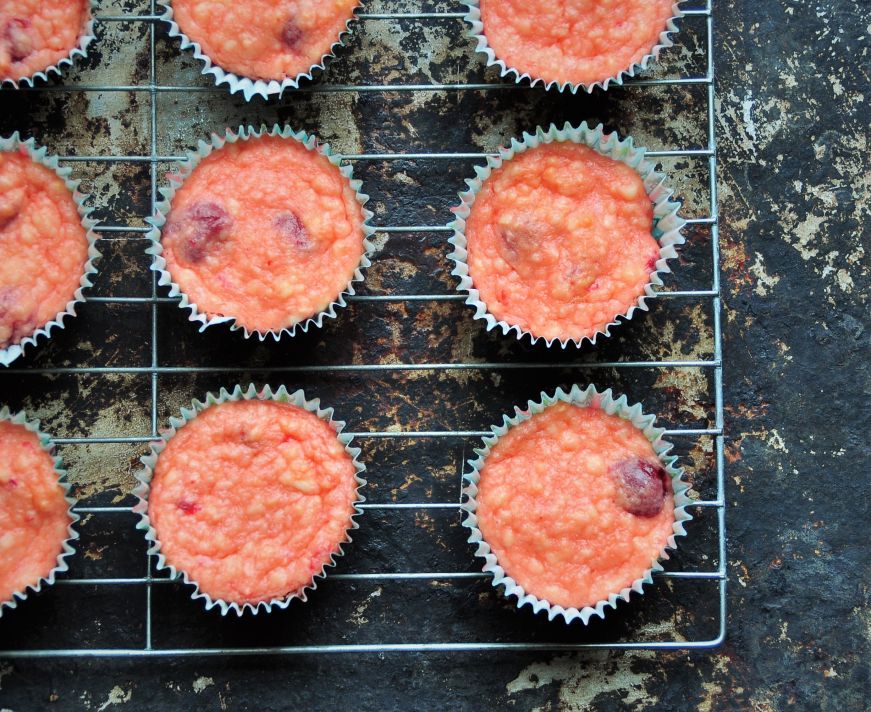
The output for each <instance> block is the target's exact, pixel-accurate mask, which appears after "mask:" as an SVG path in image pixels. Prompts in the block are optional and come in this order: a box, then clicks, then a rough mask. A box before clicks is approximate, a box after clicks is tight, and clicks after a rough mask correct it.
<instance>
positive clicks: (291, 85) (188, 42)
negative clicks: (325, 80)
mask: <svg viewBox="0 0 871 712" xmlns="http://www.w3.org/2000/svg"><path fill="white" fill-rule="evenodd" d="M157 4H158V5H160V6H161V7H162V8H163V9H164V12H163V14H162V15H161V16H160V19H161V20H163V21H164V22H166V23H167V25H169V36H170V37H179V38H181V49H182V50H191V51H192V52H193V55H194V58H195V59H198V60H199V61H201V62H202V63H203V70H202V72H201V74H204V75H211V76H212V77H213V78H214V81H215V86H221V84H226V85H227V87H228V88H229V90H230V93H231V94H236V93H237V92H241V93H242V95H243V96H244V97H245V101H251V98H252V97H254V96H260V97H263V98H264V99H269V98H271V97H278V98H281V95H282V94H284V92H285V90H287V89H297V88H298V87H299V84H300V82H301V81H303V80H305V79H311V78H312V77H313V76H314V75H315V74H316V73H318V72H322V71H324V70H325V69H326V67H327V63H328V62H330V61H332V60H333V59H335V58H336V51H337V50H338V49H339V48H340V47H343V46H344V45H345V41H346V40H347V38H348V37H350V35H351V32H352V29H351V28H352V26H353V24H354V21H355V20H356V19H357V13H358V12H359V11H360V10H361V9H362V8H363V3H360V4H358V5H357V7H355V8H354V10H353V17H351V19H349V20H348V21H347V22H346V23H345V29H344V30H343V31H342V32H340V33H339V36H338V37H337V38H336V41H335V42H334V43H333V44H332V45H331V46H330V51H329V52H327V53H326V54H325V55H323V56H322V57H321V61H320V62H318V63H317V64H313V65H312V66H311V67H310V68H309V70H308V71H307V72H301V73H300V74H297V75H296V76H294V77H285V78H284V79H282V80H280V81H279V80H278V79H251V78H249V77H240V76H239V75H238V74H234V73H233V72H228V71H227V70H225V69H223V68H221V67H219V66H218V65H217V64H214V63H213V62H212V60H211V58H210V57H209V56H208V55H206V54H205V53H204V52H203V48H202V46H201V45H200V44H199V42H194V41H193V40H192V39H191V38H190V37H188V36H187V35H186V34H185V33H184V32H182V31H181V28H180V27H179V25H178V23H177V22H176V21H175V20H174V19H173V12H172V2H171V0H162V1H160V2H158V3H157Z"/></svg>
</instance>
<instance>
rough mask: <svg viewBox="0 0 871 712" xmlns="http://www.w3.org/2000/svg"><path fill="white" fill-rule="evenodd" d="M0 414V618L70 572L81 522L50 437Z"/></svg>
mask: <svg viewBox="0 0 871 712" xmlns="http://www.w3.org/2000/svg"><path fill="white" fill-rule="evenodd" d="M38 427H39V426H38V424H37V423H35V422H28V420H27V418H26V417H25V415H24V414H23V413H18V414H16V415H12V414H11V413H10V412H9V409H8V408H5V407H4V408H2V409H0V616H2V615H3V611H4V609H5V608H7V607H8V608H15V607H16V606H17V605H18V601H21V600H24V599H25V598H26V597H27V592H28V590H31V591H34V592H39V591H40V589H41V588H42V584H49V585H50V584H52V583H54V579H55V575H56V574H57V573H59V572H62V571H66V570H67V564H66V557H68V556H69V555H70V554H72V553H73V548H72V546H71V545H70V542H71V541H73V540H75V539H77V538H78V534H77V533H76V532H75V531H74V530H73V529H72V524H73V522H76V521H78V517H77V516H76V515H75V514H73V513H72V507H73V505H74V504H75V502H74V500H72V499H71V498H69V497H68V495H67V493H68V491H69V484H67V482H66V481H65V477H66V474H65V473H64V471H63V470H61V469H60V458H59V457H54V455H53V449H52V445H51V442H50V440H49V438H48V436H46V435H43V434H42V433H40V432H39V430H38Z"/></svg>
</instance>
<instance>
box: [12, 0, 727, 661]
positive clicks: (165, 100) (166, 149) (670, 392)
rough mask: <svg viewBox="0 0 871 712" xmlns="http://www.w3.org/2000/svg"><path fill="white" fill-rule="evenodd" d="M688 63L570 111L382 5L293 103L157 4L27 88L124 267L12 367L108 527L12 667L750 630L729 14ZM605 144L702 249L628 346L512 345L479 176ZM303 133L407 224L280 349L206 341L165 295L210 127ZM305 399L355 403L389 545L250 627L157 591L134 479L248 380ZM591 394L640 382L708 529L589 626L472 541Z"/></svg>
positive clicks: (100, 32)
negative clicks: (522, 143)
mask: <svg viewBox="0 0 871 712" xmlns="http://www.w3.org/2000/svg"><path fill="white" fill-rule="evenodd" d="M684 6H685V7H686V8H688V13H687V17H686V18H685V19H684V20H682V21H681V23H680V28H681V31H680V32H679V33H678V34H677V35H676V37H675V42H676V45H675V47H674V48H672V49H670V50H667V51H666V52H664V53H663V55H662V57H661V59H660V61H659V63H658V64H657V66H656V67H655V69H653V70H652V71H651V72H649V73H648V74H647V76H646V77H645V78H644V79H642V80H635V81H631V82H629V83H628V84H627V86H625V87H623V88H620V87H615V88H613V89H611V90H610V91H609V92H607V93H602V92H597V93H596V94H594V95H592V96H586V95H578V96H570V95H562V94H558V93H554V92H551V93H545V92H543V91H542V90H541V89H529V88H528V87H525V86H516V85H514V84H511V83H507V82H504V81H502V80H500V79H499V78H498V74H497V73H495V72H493V71H489V70H487V71H485V70H484V69H483V65H482V61H481V56H479V55H476V54H475V53H474V42H473V41H472V40H470V39H468V38H466V36H465V33H466V27H465V25H464V24H463V22H462V19H461V18H462V15H463V12H462V7H460V6H459V5H458V3H456V2H451V1H450V0H432V1H424V2H412V1H411V0H407V1H402V0H372V1H371V2H369V3H367V9H366V12H365V13H364V14H363V16H362V17H361V19H360V22H359V23H358V25H357V27H356V30H355V33H354V35H353V37H352V39H351V40H350V41H349V42H348V46H347V47H345V48H344V49H343V50H342V51H341V52H340V54H339V58H338V59H337V60H335V61H334V62H333V63H332V65H331V66H330V67H328V70H327V72H326V74H325V75H324V76H322V78H321V79H320V80H318V81H315V82H313V83H311V84H309V85H307V86H305V87H303V88H302V89H301V90H299V91H296V92H289V93H287V94H286V95H285V97H284V98H283V99H282V100H281V101H279V102H275V103H265V102H263V101H261V100H259V99H255V100H254V101H253V102H252V103H250V104H246V103H244V101H243V100H242V99H241V98H238V97H231V96H229V95H228V94H227V93H226V91H225V90H224V89H216V88H215V87H214V86H210V85H209V83H208V80H207V79H205V78H203V77H201V76H200V74H199V68H200V67H199V65H198V64H197V63H196V62H195V61H194V60H193V59H192V58H191V56H190V55H189V54H180V53H179V50H178V45H177V43H176V42H174V41H170V40H169V39H168V38H167V37H166V36H165V32H164V28H163V27H162V25H161V23H160V22H158V21H157V16H156V10H155V7H154V3H153V2H150V1H149V0H104V2H102V3H101V6H100V9H99V11H98V22H97V36H98V39H97V42H96V43H95V44H94V45H92V49H91V51H90V52H89V57H88V60H87V61H85V62H81V63H79V64H77V66H76V68H75V70H74V71H70V72H67V73H66V74H65V76H64V79H63V81H60V80H58V81H56V82H53V83H50V84H48V85H43V86H38V87H36V88H35V89H33V90H21V91H5V90H4V91H2V92H0V109H2V110H0V133H3V134H7V133H11V132H12V131H14V130H20V131H21V132H22V133H23V134H25V135H32V136H34V137H35V138H36V139H37V141H39V142H40V143H42V144H44V145H46V146H48V147H49V150H50V151H52V152H55V153H57V154H60V155H61V156H62V157H63V160H64V161H66V162H69V163H71V164H74V167H75V170H76V173H77V175H78V176H79V177H81V178H83V179H84V181H85V186H84V188H85V189H86V190H88V191H90V192H91V194H92V204H93V206H94V207H95V208H96V212H97V217H99V218H100V219H101V220H102V225H101V226H100V228H99V232H100V235H101V239H100V243H99V245H100V249H101V250H102V252H103V254H104V259H103V261H102V263H101V264H100V275H99V276H98V278H97V280H96V285H95V288H94V289H93V290H92V291H91V293H90V296H89V299H88V303H87V304H86V305H85V306H84V307H83V308H82V309H81V312H80V316H79V317H78V318H77V319H75V320H72V321H70V322H69V326H68V328H67V329H66V330H65V331H63V332H60V333H59V334H58V335H57V336H55V337H54V338H52V340H51V341H50V342H48V343H46V344H43V345H41V346H40V347H38V348H36V349H32V350H31V351H30V352H29V353H28V355H27V356H26V357H25V358H24V359H23V360H22V361H19V362H17V363H16V364H15V366H14V368H10V369H7V370H5V371H3V372H0V400H2V401H3V402H4V403H7V404H8V405H10V406H11V407H12V408H13V409H15V408H24V409H26V410H27V411H28V413H29V414H30V415H31V416H34V417H38V418H39V419H41V420H42V425H43V429H44V430H46V431H47V432H49V433H52V434H53V435H54V436H55V437H56V442H57V443H58V446H59V449H60V451H61V454H62V455H63V457H64V461H65V464H66V466H67V467H68V469H69V471H70V477H71V480H72V482H73V483H74V489H75V493H76V495H77V496H78V497H79V500H80V505H79V508H78V511H79V512H80V513H81V514H82V515H83V520H82V522H81V524H80V527H79V528H80V531H81V535H82V538H81V541H80V544H79V546H78V551H77V554H76V556H75V557H74V558H73V559H72V560H71V562H70V563H71V571H70V572H69V574H67V575H66V576H64V577H62V579H61V580H60V581H59V582H58V584H57V585H56V586H54V587H53V588H52V589H50V590H49V591H47V592H45V593H44V594H42V595H40V596H37V597H31V598H30V599H29V600H28V601H27V602H26V603H25V604H24V605H22V606H20V607H19V608H18V609H17V610H15V611H11V612H8V613H7V614H5V615H4V617H3V619H2V621H0V657H51V656H73V655H91V656H94V655H97V656H153V655H183V654H196V655H209V654H220V655H226V654H247V653H266V654H270V653H279V654H284V653H297V652H337V651H341V652H364V651H365V652H377V651H389V650H405V649H407V650H483V649H498V648H511V649H548V650H556V649H572V650H573V649H583V648H588V647H606V648H700V647H711V646H714V645H717V644H719V643H720V642H721V641H722V639H723V636H724V634H725V621H726V615H725V605H726V581H725V526H724V496H723V474H724V473H723V400H722V351H721V332H720V280H719V248H718V231H717V209H716V205H717V185H716V165H717V159H716V144H715V125H714V63H713V53H712V44H713V40H712V38H713V19H712V12H711V5H710V2H708V3H707V4H705V3H699V2H689V3H685V4H684ZM566 120H569V121H572V122H575V123H576V122H579V121H581V120H587V121H588V122H591V123H595V122H598V121H601V122H603V123H604V124H605V126H606V128H608V129H612V130H616V131H618V132H619V133H620V134H622V135H624V136H625V135H632V136H634V137H635V139H636V141H637V143H638V144H640V145H644V146H646V147H648V148H649V149H650V150H651V155H653V156H656V157H658V159H659V160H660V162H661V165H662V167H663V169H664V170H665V171H666V172H667V173H668V174H669V175H670V177H671V184H672V185H673V186H674V187H675V189H676V192H677V195H678V197H679V198H680V199H681V200H682V201H683V202H684V206H685V207H684V211H683V214H684V216H685V217H687V218H689V222H690V225H689V226H688V229H687V237H688V242H687V245H685V246H684V248H683V250H682V253H681V258H680V265H679V266H678V267H677V270H676V274H674V275H669V276H668V278H667V280H666V287H665V289H666V290H667V293H666V294H663V298H661V299H658V300H655V303H654V304H653V306H652V308H651V311H650V313H648V314H646V315H642V316H639V317H637V318H636V319H634V320H633V321H632V322H630V323H628V324H625V325H623V326H621V327H620V328H619V329H617V330H616V333H615V336H614V337H612V338H611V339H608V340H605V341H603V342H601V343H600V345H599V346H598V347H597V348H590V347H589V346H587V347H585V348H583V349H580V350H574V349H569V350H566V351H565V352H560V351H556V350H554V351H548V350H547V349H545V348H544V347H543V346H542V345H539V346H536V347H532V346H529V345H528V344H526V343H522V342H520V343H518V342H516V341H514V340H512V339H505V338H503V337H501V336H500V335H498V334H495V333H490V334H488V333H486V332H485V331H484V330H483V328H482V322H480V321H473V320H472V318H471V310H470V309H469V308H468V307H466V306H464V305H463V304H462V297H461V296H460V295H457V294H456V293H455V292H454V280H453V278H452V277H451V276H450V268H449V266H448V261H447V260H446V257H445V256H446V254H447V252H448V251H449V250H448V245H447V236H448V234H449V230H448V229H447V228H445V227H444V225H445V224H446V223H447V222H448V221H449V220H450V219H451V214H450V207H452V206H453V205H454V204H455V203H456V194H457V192H458V191H459V190H461V189H462V188H463V187H464V185H463V179H464V178H465V177H467V176H471V175H472V173H473V166H474V165H476V163H480V162H482V159H483V157H484V156H485V155H486V154H487V153H489V152H492V151H494V149H495V148H496V147H497V146H499V145H500V144H502V143H504V142H506V141H507V140H508V139H509V138H510V137H511V136H513V135H517V134H519V133H520V132H521V131H523V130H531V129H533V128H534V127H535V126H536V125H539V124H547V123H549V122H551V121H556V122H562V121H566ZM275 121H278V122H286V123H289V124H291V125H292V126H294V127H296V128H303V129H306V130H308V131H311V132H314V133H316V134H317V135H318V136H319V137H320V138H321V139H322V140H324V141H327V142H329V143H330V144H332V146H333V147H334V148H335V149H336V151H337V152H340V153H342V154H343V155H344V156H345V157H346V159H347V160H348V161H350V162H352V163H353V165H354V169H355V172H356V174H357V175H358V177H360V178H361V179H362V180H363V181H364V190H365V191H366V192H368V193H369V194H370V195H371V196H372V202H371V203H370V206H369V207H371V208H372V209H373V210H374V212H375V214H376V217H375V220H374V223H375V224H377V225H378V226H379V230H378V233H377V234H376V242H377V245H378V251H377V253H376V255H375V257H374V260H373V262H374V264H373V267H372V268H371V269H370V270H369V271H368V274H367V279H366V282H365V284H364V286H363V287H362V289H361V293H360V294H359V295H358V296H357V297H355V298H352V300H351V305H350V307H349V308H347V309H345V310H344V311H342V312H341V313H340V314H339V317H338V319H336V320H334V321H331V322H329V323H328V324H327V325H326V326H325V327H324V328H323V329H322V330H320V331H315V332H312V333H309V334H306V335H302V336H300V337H298V338H295V339H293V340H283V341H282V342H281V343H279V344H275V343H268V342H267V343H263V344H261V343H257V342H255V341H245V340H243V339H242V338H241V336H239V335H238V334H232V333H230V332H229V331H228V330H225V329H220V328H215V329H212V330H210V331H209V332H207V333H206V334H199V333H197V331H196V329H195V328H194V327H193V325H191V324H190V323H189V322H188V321H187V319H186V313H183V312H181V310H179V309H178V307H177V305H176V304H175V303H174V301H173V300H170V299H168V298H166V297H165V295H164V294H163V293H162V292H161V290H159V289H157V288H156V285H155V282H154V278H153V276H152V274H151V273H150V271H149V270H148V265H149V260H148V258H147V257H146V255H145V252H144V250H145V247H146V241H145V237H144V235H145V232H146V230H147V227H146V224H145V222H144V219H145V218H146V217H147V216H148V215H149V214H150V212H151V210H152V206H153V202H154V196H155V188H156V187H159V186H160V185H161V183H162V181H163V175H164V174H165V173H166V172H167V170H168V169H169V168H170V165H171V162H172V161H173V160H175V159H176V158H177V157H180V156H181V155H182V154H183V152H184V150H185V149H187V148H189V147H192V146H193V145H194V144H195V143H196V141H197V140H198V139H200V138H201V137H204V136H206V135H207V134H208V133H209V132H210V131H218V132H220V131H222V130H223V129H224V128H225V127H226V126H237V125H239V124H241V123H254V124H260V123H264V122H265V123H272V122H275ZM249 381H254V382H257V383H271V384H273V385H278V384H281V383H284V384H286V385H287V386H288V387H294V388H295V387H304V388H305V390H306V392H307V393H308V394H309V395H317V396H320V397H321V398H322V400H323V402H325V403H327V404H330V405H333V406H334V407H335V408H336V412H337V417H340V418H344V419H345V420H347V421H348V428H349V430H351V431H354V432H355V433H356V434H357V436H358V439H357V441H356V442H357V444H358V445H359V446H360V447H362V448H363V456H362V457H363V459H364V460H365V462H366V463H367V465H368V468H369V469H368V472H367V478H368V480H369V485H368V487H367V491H366V496H367V498H368V500H369V502H368V504H367V505H366V513H365V516H364V517H361V519H360V524H361V529H360V531H359V532H358V535H357V536H356V538H355V542H354V543H353V544H352V545H351V546H350V547H349V548H348V553H347V556H346V557H345V558H344V559H343V560H342V561H341V563H340V566H339V568H338V570H337V571H336V572H335V573H334V574H331V575H330V576H329V577H328V578H327V579H326V581H325V582H324V583H323V584H321V585H320V586H319V589H318V591H317V593H316V595H314V596H313V597H312V600H311V601H310V602H308V603H306V604H300V605H292V606H290V608H289V609H288V610H287V611H278V612H275V613H273V614H271V615H270V616H268V617H267V616H258V617H257V618H251V617H246V618H244V619H242V620H236V619H230V618H227V619H222V618H221V617H220V616H219V615H217V614H215V613H214V612H211V613H206V612H205V611H203V610H202V609H201V606H200V605H199V604H198V603H195V602H193V601H191V600H190V599H189V595H190V591H189V590H186V588H185V587H184V586H182V585H180V584H178V583H176V582H172V581H168V580H166V579H164V578H160V577H158V576H155V575H153V574H152V568H151V567H152V564H151V562H150V561H149V559H148V557H147V556H146V553H145V542H144V540H143V537H142V536H141V533H140V532H138V531H137V530H136V529H135V528H134V526H135V521H136V519H135V517H134V516H133V515H132V513H131V512H130V507H131V504H132V501H133V500H132V497H131V495H130V490H131V489H132V486H133V472H134V471H135V469H136V468H137V465H138V459H139V457H140V456H141V454H143V452H144V451H145V444H146V443H147V442H148V441H149V440H150V439H152V438H153V437H154V436H155V434H156V433H157V432H158V429H159V428H160V427H161V425H162V424H163V423H164V422H165V421H166V420H167V419H168V417H169V415H170V414H172V413H175V412H177V411H178V409H179V408H180V406H181V405H183V404H185V403H186V402H188V401H189V400H190V399H191V398H193V397H201V396H202V395H203V394H204V393H205V392H206V391H207V390H210V389H217V388H219V387H220V386H232V385H234V384H235V383H237V382H242V383H247V382H249ZM573 382H580V383H588V382H593V383H595V384H596V385H597V386H599V387H600V388H605V387H612V388H614V389H615V390H616V391H618V392H621V393H626V394H627V395H628V396H629V398H630V400H631V401H640V402H642V403H643V404H644V405H645V409H646V410H647V411H649V412H655V413H657V414H658V415H659V417H660V421H659V422H660V424H661V425H664V426H665V427H667V428H669V430H670V438H671V440H672V441H673V442H674V443H675V444H676V451H677V452H678V453H679V454H680V455H681V459H682V463H683V464H684V465H685V466H686V468H687V471H688V474H689V478H690V479H691V480H692V482H693V487H694V490H693V496H694V497H695V498H696V499H697V502H696V505H695V506H694V507H693V512H692V513H693V515H694V516H695V518H696V520H695V521H694V522H692V523H691V525H690V527H689V536H688V537H687V538H686V539H685V540H684V541H682V542H681V550H680V551H679V552H678V553H677V554H676V555H675V556H674V557H673V559H672V560H671V561H670V562H669V563H668V564H667V565H666V569H667V571H666V573H665V574H663V575H661V576H659V577H657V581H656V585H654V586H652V587H649V588H648V589H647V593H646V595H645V596H643V597H636V598H635V600H634V601H633V602H632V603H631V604H628V605H627V604H622V605H621V606H620V608H619V610H618V611H616V612H612V613H610V614H609V615H608V618H607V620H606V621H596V622H594V623H592V624H591V625H590V626H588V627H586V628H584V627H581V626H568V627H567V626H564V625H559V624H550V623H548V622H547V621H546V620H545V619H544V618H543V617H536V616H533V615H532V614H531V613H529V611H528V610H523V611H516V610H514V607H513V605H512V604H511V603H510V602H508V601H506V600H504V599H503V598H502V597H501V596H500V595H499V594H498V593H497V592H496V591H494V590H493V589H492V587H491V586H490V584H489V580H488V579H487V578H485V577H484V576H483V575H482V574H480V573H479V572H478V569H479V566H478V563H477V562H476V560H475V558H474V556H473V550H472V547H470V546H469V545H468V544H466V542H465V533H464V531H465V530H463V529H461V527H460V514H459V509H458V503H459V499H460V476H461V471H462V468H463V462H464V460H465V459H466V457H467V456H468V455H469V454H470V453H471V449H472V448H473V447H475V446H476V443H477V441H478V439H479V438H480V435H481V434H482V433H483V431H484V430H486V429H487V428H488V427H489V426H490V425H491V424H492V423H494V422H496V421H498V420H499V419H500V418H501V414H502V413H503V412H507V411H509V410H511V408H512V407H513V405H515V404H521V403H525V402H526V400H528V399H530V398H537V397H538V394H539V392H540V391H541V390H542V389H545V390H552V389H554V388H555V387H557V386H559V385H562V386H568V385H570V384H571V383H573Z"/></svg>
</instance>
